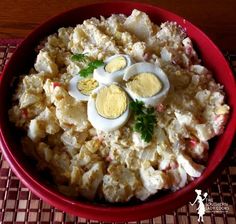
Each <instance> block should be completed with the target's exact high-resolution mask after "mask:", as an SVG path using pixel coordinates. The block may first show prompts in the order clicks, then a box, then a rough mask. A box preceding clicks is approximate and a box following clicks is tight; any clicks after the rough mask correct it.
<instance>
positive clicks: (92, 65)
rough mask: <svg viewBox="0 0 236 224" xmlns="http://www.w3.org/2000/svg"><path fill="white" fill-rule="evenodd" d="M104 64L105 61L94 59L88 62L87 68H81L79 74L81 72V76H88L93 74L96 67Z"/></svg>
mask: <svg viewBox="0 0 236 224" xmlns="http://www.w3.org/2000/svg"><path fill="white" fill-rule="evenodd" d="M103 65H104V62H103V61H101V60H95V61H92V62H90V63H88V65H87V67H86V68H84V69H81V70H80V72H79V74H80V76H82V77H84V78H86V77H88V76H89V75H91V74H93V71H94V69H96V68H98V67H100V66H103Z"/></svg>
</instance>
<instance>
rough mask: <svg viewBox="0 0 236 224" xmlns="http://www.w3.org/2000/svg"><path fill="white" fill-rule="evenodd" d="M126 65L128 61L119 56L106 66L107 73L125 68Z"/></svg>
mask: <svg viewBox="0 0 236 224" xmlns="http://www.w3.org/2000/svg"><path fill="white" fill-rule="evenodd" d="M126 64H127V63H126V59H125V58H124V57H122V56H118V57H116V58H114V59H112V60H111V61H109V62H108V63H107V65H106V66H105V71H106V72H109V73H113V72H116V71H119V70H122V69H123V68H125V67H126Z"/></svg>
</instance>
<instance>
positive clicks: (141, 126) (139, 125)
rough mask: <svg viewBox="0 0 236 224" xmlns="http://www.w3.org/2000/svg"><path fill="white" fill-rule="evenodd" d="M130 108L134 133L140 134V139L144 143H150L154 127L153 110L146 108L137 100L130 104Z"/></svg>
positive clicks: (154, 117) (154, 116)
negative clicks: (132, 114)
mask: <svg viewBox="0 0 236 224" xmlns="http://www.w3.org/2000/svg"><path fill="white" fill-rule="evenodd" d="M130 108H131V110H132V111H133V112H134V127H133V129H134V131H136V132H138V133H140V134H141V139H143V140H144V141H145V142H150V141H151V140H152V136H153V132H154V127H155V125H156V115H155V113H154V112H155V110H154V108H153V107H149V108H147V107H145V106H144V103H143V102H142V101H138V100H136V101H133V102H131V103H130Z"/></svg>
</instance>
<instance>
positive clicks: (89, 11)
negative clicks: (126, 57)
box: [0, 2, 236, 221]
mask: <svg viewBox="0 0 236 224" xmlns="http://www.w3.org/2000/svg"><path fill="white" fill-rule="evenodd" d="M135 8H136V9H139V10H141V11H144V12H146V13H147V14H148V15H149V16H150V18H151V20H152V21H153V22H154V23H156V24H160V23H161V22H164V21H166V20H170V21H176V22H177V23H178V24H180V25H181V26H183V27H184V28H185V29H186V31H187V34H188V36H189V37H190V38H191V39H192V40H193V43H194V46H195V48H196V49H197V51H198V53H199V55H200V58H202V61H203V64H204V65H205V66H206V67H207V68H209V69H210V70H211V71H212V72H213V74H214V77H215V79H216V80H217V81H218V82H219V83H221V84H223V85H224V91H225V92H226V97H227V103H228V104H229V105H230V107H231V114H230V118H229V122H228V125H227V127H226V129H225V132H224V134H223V135H221V136H220V137H218V138H217V139H216V141H215V143H214V145H213V146H212V148H211V152H210V158H209V161H208V164H207V168H206V170H205V171H204V173H203V174H202V176H201V177H200V178H198V179H196V180H194V181H193V182H191V183H190V184H188V185H187V186H186V187H184V188H183V189H181V190H179V191H177V192H174V193H169V194H166V195H162V196H160V197H158V198H155V199H151V200H149V201H147V202H143V203H139V204H128V205H110V204H98V203H92V202H84V201H83V202H82V201H75V200H72V199H70V198H68V197H66V196H63V195H61V194H60V193H58V192H57V191H55V190H54V189H53V188H52V187H50V186H48V185H47V184H46V183H45V182H44V181H42V179H43V178H41V177H39V175H38V173H37V172H35V169H34V167H33V166H32V165H31V164H29V163H28V162H27V161H26V158H25V156H24V155H23V153H22V151H21V149H20V146H19V138H18V137H17V132H16V130H15V129H14V128H13V127H12V125H11V124H10V123H9V121H8V114H7V111H8V108H9V106H10V100H9V99H10V98H11V94H12V92H13V91H14V90H13V88H12V85H11V83H12V80H13V78H14V76H18V75H20V74H23V73H26V72H27V71H28V70H29V68H30V67H31V66H32V65H33V62H34V60H35V58H36V53H35V51H34V49H35V47H36V46H37V45H38V44H39V41H40V40H42V39H43V38H44V37H46V36H47V35H49V34H52V33H54V32H56V31H57V29H58V28H60V27H67V26H75V25H76V24H78V23H81V22H82V21H83V20H84V19H88V18H90V17H99V16H100V15H103V16H105V17H107V16H110V15H111V14H112V13H123V14H126V15H129V14H130V13H131V11H132V10H133V9H135ZM235 89H236V88H235V80H234V77H233V74H232V72H231V70H230V68H229V65H228V63H227V61H226V60H225V58H224V56H223V55H222V54H221V52H220V51H219V49H218V48H217V47H216V46H215V45H214V43H213V42H212V41H211V40H210V39H209V38H208V37H207V36H206V35H205V34H204V33H203V32H202V31H201V30H199V29H198V28H197V27H195V26H194V25H192V24H191V23H190V22H188V21H186V20H185V19H183V18H181V17H179V16H177V15H175V14H173V13H170V12H168V11H166V10H164V9H160V8H158V7H156V6H151V5H147V4H141V3H131V2H112V3H111V2H110V3H99V4H92V5H85V6H80V7H78V8H75V9H72V10H70V11H67V12H64V13H62V14H60V15H58V16H56V17H53V18H52V19H50V20H48V21H47V22H45V23H44V24H42V25H41V26H39V27H38V28H37V29H35V30H34V31H33V32H32V33H31V34H30V35H29V36H28V37H27V38H26V39H25V40H24V41H23V42H22V43H21V45H20V46H19V47H18V48H17V50H16V51H15V53H14V54H13V55H12V57H11V59H10V61H9V63H8V64H7V66H6V67H5V69H4V71H3V74H2V76H1V82H0V102H1V110H0V125H1V132H0V140H1V141H0V143H1V148H2V151H3V154H4V156H5V158H6V159H7V161H8V163H9V164H10V166H11V168H12V170H13V171H14V173H15V174H16V175H17V176H18V177H19V178H20V180H21V181H22V182H23V183H24V184H25V185H26V186H27V187H28V188H30V189H31V190H32V191H33V193H35V194H36V195H37V196H39V197H40V198H42V199H43V200H44V201H46V202H48V203H49V204H51V205H53V206H55V207H57V208H59V209H61V210H63V211H66V212H69V213H71V214H74V215H78V216H81V217H85V218H89V219H96V220H102V221H130V220H140V219H146V218H151V217H154V216H159V215H161V214H164V213H167V212H169V211H171V210H174V209H176V208H178V207H180V206H182V205H184V204H185V203H186V202H188V201H189V200H191V199H192V198H193V195H194V189H196V188H200V189H202V188H205V187H206V186H207V185H208V184H209V183H210V182H211V181H212V179H213V178H214V177H215V176H216V175H217V170H218V168H219V167H220V165H221V164H222V161H223V159H224V158H225V156H226V154H227V152H228V149H229V147H230V144H231V142H232V139H233V137H234V134H235V127H236V113H235V108H236V97H234V94H235V93H236V91H235Z"/></svg>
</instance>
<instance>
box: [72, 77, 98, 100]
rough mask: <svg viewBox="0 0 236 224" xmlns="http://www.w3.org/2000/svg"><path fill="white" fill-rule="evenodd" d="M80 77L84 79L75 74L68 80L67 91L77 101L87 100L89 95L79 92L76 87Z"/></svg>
mask: <svg viewBox="0 0 236 224" xmlns="http://www.w3.org/2000/svg"><path fill="white" fill-rule="evenodd" d="M81 79H84V78H83V77H81V76H79V75H76V76H74V77H73V78H72V79H71V80H70V82H69V87H68V93H69V94H70V95H71V96H72V97H74V98H75V99H76V100H78V101H88V99H89V96H88V95H85V94H83V93H81V92H80V91H79V89H78V87H77V85H78V82H79V81H80V80H81ZM97 88H98V87H97Z"/></svg>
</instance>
